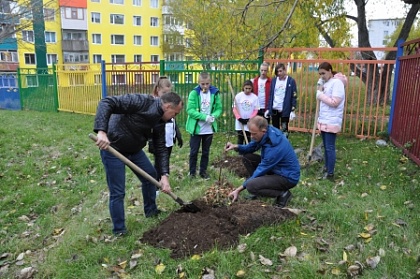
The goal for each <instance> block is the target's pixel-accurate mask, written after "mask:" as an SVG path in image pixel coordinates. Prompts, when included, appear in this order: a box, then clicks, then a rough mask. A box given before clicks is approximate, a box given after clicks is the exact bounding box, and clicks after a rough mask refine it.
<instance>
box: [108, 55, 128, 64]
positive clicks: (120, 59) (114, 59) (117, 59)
mask: <svg viewBox="0 0 420 279" xmlns="http://www.w3.org/2000/svg"><path fill="white" fill-rule="evenodd" d="M111 63H114V64H118V63H125V55H124V54H112V55H111Z"/></svg>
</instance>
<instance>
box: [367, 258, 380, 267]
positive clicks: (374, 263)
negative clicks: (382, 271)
mask: <svg viewBox="0 0 420 279" xmlns="http://www.w3.org/2000/svg"><path fill="white" fill-rule="evenodd" d="M380 261H381V257H379V256H375V257H369V258H367V259H366V264H367V265H368V266H369V267H370V268H372V269H374V268H376V266H377V265H378V264H379V262H380Z"/></svg>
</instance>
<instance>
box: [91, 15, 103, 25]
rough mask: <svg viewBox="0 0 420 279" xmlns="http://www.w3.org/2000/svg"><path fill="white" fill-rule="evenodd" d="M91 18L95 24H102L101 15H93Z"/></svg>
mask: <svg viewBox="0 0 420 279" xmlns="http://www.w3.org/2000/svg"><path fill="white" fill-rule="evenodd" d="M91 18H92V22H93V23H101V14H100V13H91Z"/></svg>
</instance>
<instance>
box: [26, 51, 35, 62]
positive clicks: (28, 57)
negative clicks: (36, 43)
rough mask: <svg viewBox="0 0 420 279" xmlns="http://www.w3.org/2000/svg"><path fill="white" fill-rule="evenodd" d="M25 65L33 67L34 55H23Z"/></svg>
mask: <svg viewBox="0 0 420 279" xmlns="http://www.w3.org/2000/svg"><path fill="white" fill-rule="evenodd" d="M25 64H27V65H35V64H36V60H35V54H34V53H25Z"/></svg>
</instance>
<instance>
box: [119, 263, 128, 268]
mask: <svg viewBox="0 0 420 279" xmlns="http://www.w3.org/2000/svg"><path fill="white" fill-rule="evenodd" d="M118 266H119V267H121V268H122V269H125V268H126V267H127V261H123V262H120V263H119V264H118Z"/></svg>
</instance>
